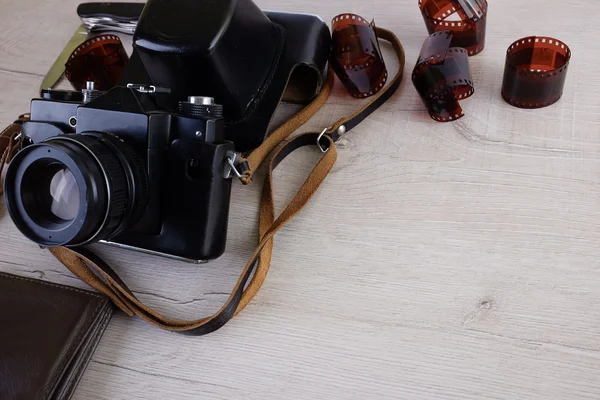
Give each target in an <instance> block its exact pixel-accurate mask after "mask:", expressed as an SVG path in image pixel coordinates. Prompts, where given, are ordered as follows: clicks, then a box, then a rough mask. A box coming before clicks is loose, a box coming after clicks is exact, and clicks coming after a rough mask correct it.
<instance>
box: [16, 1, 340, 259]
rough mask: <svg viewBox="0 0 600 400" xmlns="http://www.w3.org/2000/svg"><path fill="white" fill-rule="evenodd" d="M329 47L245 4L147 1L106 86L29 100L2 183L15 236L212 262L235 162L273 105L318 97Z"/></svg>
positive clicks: (315, 28)
mask: <svg viewBox="0 0 600 400" xmlns="http://www.w3.org/2000/svg"><path fill="white" fill-rule="evenodd" d="M330 42H331V37H330V33H329V29H328V27H327V25H326V24H325V23H324V22H323V21H322V20H321V19H320V18H319V17H316V16H314V15H305V14H291V13H280V12H266V13H265V12H263V11H261V10H260V8H259V7H258V6H257V5H256V4H254V3H253V2H252V0H219V1H214V0H179V1H178V2H177V7H173V2H172V1H170V0H147V1H146V3H145V6H144V9H143V11H142V12H141V15H140V17H139V21H138V24H137V28H136V32H135V35H134V38H133V47H134V51H133V53H132V55H131V58H130V61H129V63H128V64H127V66H126V68H125V70H124V71H123V72H122V74H121V75H120V76H119V81H118V82H117V83H116V87H114V88H113V89H111V90H109V91H108V92H106V93H99V92H97V91H95V90H94V87H93V85H92V84H91V83H90V86H89V87H87V88H86V89H84V90H83V93H81V92H60V91H46V92H44V93H42V98H40V99H34V100H32V102H31V120H30V121H28V122H25V123H24V124H23V134H24V135H25V142H26V144H28V145H26V146H25V147H24V148H23V149H22V150H21V151H20V152H19V153H18V154H17V155H16V156H15V158H14V159H13V160H12V162H11V165H10V166H9V168H8V171H7V176H6V178H5V203H6V206H7V208H8V211H9V213H10V215H11V217H12V219H13V221H14V223H15V224H16V226H17V227H18V228H19V230H21V232H22V233H24V234H25V235H26V236H27V237H28V238H30V239H32V240H33V241H34V242H36V243H38V244H39V245H41V246H47V247H52V246H61V245H64V246H73V247H75V246H83V245H87V244H91V243H95V242H98V241H102V242H106V243H111V244H115V245H118V246H121V247H127V248H132V249H137V250H141V251H145V252H151V253H153V254H161V255H167V256H169V257H175V258H181V259H185V260H192V261H194V260H210V259H215V258H217V257H219V256H220V255H221V254H222V253H223V252H224V250H225V242H226V235H227V222H228V213H229V200H230V193H231V185H232V179H231V178H229V176H230V175H231V173H232V172H233V173H235V172H237V170H236V169H235V166H236V165H237V164H236V163H237V162H238V161H239V154H241V152H248V151H251V150H253V149H255V148H257V147H258V146H260V145H261V143H262V142H263V140H264V139H265V137H266V134H267V130H268V126H269V125H270V123H271V119H272V116H273V114H274V112H275V110H276V108H277V106H278V104H279V103H280V102H281V101H282V100H287V101H291V102H295V103H307V102H310V101H311V100H312V99H313V98H315V97H316V96H317V95H318V93H319V92H320V90H321V87H322V85H323V82H324V81H325V79H324V77H325V75H326V71H327V60H328V56H329V50H330ZM106 61H108V62H110V57H108V56H107V57H106ZM131 83H140V84H143V85H131ZM198 94H200V95H203V96H206V97H201V96H196V95H198ZM212 98H214V99H215V100H216V103H218V104H215V101H214V100H212ZM236 158H237V160H236Z"/></svg>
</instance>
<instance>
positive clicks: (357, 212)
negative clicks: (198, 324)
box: [0, 0, 600, 399]
mask: <svg viewBox="0 0 600 400" xmlns="http://www.w3.org/2000/svg"><path fill="white" fill-rule="evenodd" d="M77 4H78V1H75V0H60V1H59V0H57V1H41V0H29V1H28V2H26V3H25V2H21V3H16V2H9V1H8V0H0V10H2V12H1V13H0V26H1V27H2V28H1V31H0V32H1V33H0V123H2V124H7V123H8V122H10V121H11V120H12V119H14V118H15V117H16V116H17V115H18V114H19V113H22V112H23V111H26V110H27V107H28V103H29V100H30V99H31V97H33V96H34V95H35V92H36V88H37V86H38V85H39V83H40V82H41V80H42V78H43V75H44V74H45V72H46V70H47V68H48V67H49V66H50V65H51V64H52V61H53V60H54V58H55V57H56V55H58V53H59V52H60V50H61V49H62V47H63V46H64V44H65V43H66V42H67V41H68V39H69V37H70V35H71V34H72V32H73V30H74V29H75V28H76V26H77V24H78V19H77V17H76V16H75V8H76V5H77ZM258 4H259V5H260V6H261V7H262V8H264V9H278V10H284V11H299V12H311V13H315V14H319V15H321V16H322V17H323V18H324V19H325V20H326V21H328V20H330V19H331V18H332V17H333V16H334V15H336V14H337V13H341V12H356V13H358V14H361V15H363V16H364V17H368V18H370V17H374V18H375V21H376V23H377V24H378V25H379V26H383V27H386V28H389V29H392V30H393V31H395V32H396V33H397V34H398V36H399V37H400V38H401V40H402V42H403V44H404V46H405V49H406V53H407V64H406V68H407V72H406V73H405V82H404V83H403V84H402V87H401V90H400V91H399V93H398V94H397V95H396V96H394V97H393V98H392V99H391V100H390V101H389V102H388V103H387V104H386V105H385V106H384V107H382V109H381V110H380V111H379V112H377V113H376V114H375V115H373V116H372V117H371V118H370V119H369V120H368V121H366V122H365V123H364V124H362V125H360V126H359V127H358V128H357V129H356V130H355V131H353V132H351V133H349V134H348V135H347V136H346V137H345V138H344V139H342V141H341V142H340V143H339V146H338V148H339V158H338V162H337V164H336V166H335V167H334V171H333V173H332V174H331V176H330V177H329V178H328V179H327V181H326V183H325V185H324V186H323V188H322V189H321V190H320V191H319V193H318V194H317V195H316V196H315V198H314V200H313V201H312V202H311V203H310V204H309V206H308V207H307V208H306V209H305V210H304V211H303V212H302V213H301V214H300V215H299V216H298V217H297V219H295V220H294V221H293V222H292V223H291V224H290V225H289V227H287V228H286V229H284V230H283V232H282V233H280V234H279V235H278V236H277V238H276V247H275V252H274V256H273V265H272V269H271V271H270V274H269V277H268V279H267V281H266V282H265V285H264V286H263V289H262V290H261V292H260V293H259V294H258V296H257V298H256V299H255V300H254V301H253V302H252V303H251V304H250V306H249V307H248V309H247V310H245V311H244V312H243V313H242V314H240V315H239V316H238V317H236V318H235V319H234V320H233V321H232V322H231V323H230V324H228V325H227V326H226V327H224V328H223V329H222V330H220V331H218V332H216V333H214V334H211V335H209V336H205V337H200V338H193V337H187V336H180V335H176V334H170V333H166V332H162V331H159V330H157V329H155V328H153V327H150V326H148V325H147V324H145V323H143V322H142V321H140V320H139V319H129V318H126V317H125V316H123V315H122V314H118V315H117V316H115V318H114V319H113V321H112V322H111V324H110V325H109V328H108V331H107V333H106V335H105V337H104V338H103V339H102V342H101V343H100V346H99V348H98V350H97V351H96V353H95V355H94V359H93V361H92V363H91V364H90V366H89V367H88V370H87V371H86V373H85V375H84V377H83V380H82V382H81V384H80V385H79V388H78V390H77V393H76V395H75V398H76V399H164V398H177V399H187V398H189V399H196V398H210V399H232V398H242V397H243V398H250V399H254V398H256V399H258V398H260V399H281V398H290V399H304V398H313V399H330V398H344V399H359V398H360V399H363V398H370V399H371V398H372V399H384V398H386V399H513V398H536V399H566V398H569V399H572V398H582V399H597V398H600V384H599V383H598V380H597V377H596V376H597V370H598V368H600V357H599V354H600V344H599V343H600V341H599V339H600V322H599V321H600V290H599V287H600V264H599V262H598V261H597V256H596V254H597V243H598V241H599V240H600V212H599V210H600V207H599V206H600V202H599V201H598V199H599V198H600V184H599V182H600V180H599V176H600V174H599V172H598V171H600V135H598V132H599V131H600V115H599V111H600V97H599V94H598V93H600V92H599V89H600V80H598V78H597V76H596V70H595V68H594V66H595V65H596V64H597V63H598V62H599V61H600V54H599V53H598V50H597V45H596V37H597V36H598V27H597V25H596V24H594V23H592V21H593V17H591V16H593V15H596V14H598V12H600V3H597V2H592V1H584V0H570V1H564V2H561V3H560V5H558V4H550V3H549V2H544V1H542V0H531V1H528V2H522V1H518V0H505V1H502V2H493V3H492V4H491V5H490V14H489V20H488V30H487V33H488V34H487V41H486V49H485V50H484V52H483V53H482V54H480V55H478V56H476V57H473V58H471V68H472V72H473V77H474V81H475V85H476V93H475V95H474V96H473V97H472V98H471V99H468V100H465V101H463V102H462V105H463V108H464V110H465V113H466V117H465V118H463V119H462V120H460V121H458V122H456V123H452V124H438V123H435V122H433V121H431V120H430V119H429V117H428V116H427V114H426V112H425V111H424V107H423V105H422V104H421V102H420V99H419V98H418V96H417V93H416V91H415V90H414V88H413V87H412V84H411V82H410V79H409V78H410V72H411V71H412V67H413V65H414V63H415V61H416V57H417V55H418V52H419V49H420V46H421V44H422V41H423V39H424V38H425V36H426V31H425V26H424V24H423V21H422V19H421V16H420V13H419V11H418V8H417V5H416V0H415V1H407V2H397V1H392V0H378V1H376V2H371V3H364V2H359V1H357V0H352V1H345V2H341V1H337V0H335V1H329V2H324V1H316V0H305V1H302V2H296V3H294V2H276V1H274V0H261V1H258ZM536 33H537V34H544V35H550V36H556V37H557V38H559V39H561V40H563V41H565V42H566V43H567V44H569V46H570V47H571V49H572V51H573V61H572V64H571V66H570V70H569V76H568V79H567V85H566V88H565V93H564V96H563V98H562V100H561V101H560V102H559V103H557V104H555V105H553V106H551V107H548V108H545V109H542V110H531V111H525V110H519V109H516V108H513V107H511V106H509V105H507V104H506V103H504V101H503V100H502V99H501V97H500V94H499V91H500V85H501V81H502V71H503V68H504V57H505V50H506V47H507V46H508V45H509V44H510V43H511V42H512V41H514V40H516V39H518V38H520V37H522V36H526V35H530V34H536ZM386 55H387V58H388V60H390V69H393V68H394V64H393V62H392V60H391V59H390V55H391V53H390V52H389V49H386ZM358 104H359V103H357V102H356V101H355V100H354V99H352V98H350V97H349V96H347V95H345V94H344V91H343V89H342V88H341V87H340V85H337V86H336V90H335V92H334V94H333V96H332V98H331V99H330V100H329V102H328V105H327V106H326V107H325V108H324V109H323V110H321V112H319V114H318V115H317V116H316V117H315V118H314V119H313V120H312V121H310V122H309V123H308V124H307V127H306V130H320V129H322V128H323V127H324V126H327V125H329V124H330V123H331V122H332V121H335V120H337V119H338V118H339V117H340V116H341V115H345V114H348V113H350V112H351V111H352V110H355V109H356V108H358ZM283 111H284V113H285V112H289V111H290V109H289V107H286V109H285V110H283ZM316 157H317V154H316V153H315V152H314V151H310V150H303V151H299V152H298V154H294V155H293V156H292V157H291V158H290V160H289V161H286V162H285V163H284V164H283V165H282V166H281V167H280V168H279V169H278V170H277V171H276V184H277V185H278V186H277V204H278V205H279V208H280V209H281V208H282V207H283V205H284V204H285V202H286V201H289V199H291V197H292V196H293V190H294V188H295V187H297V185H298V184H299V183H300V182H301V181H302V179H303V177H305V176H306V174H308V172H309V171H310V169H311V167H312V165H311V164H310V162H311V161H313V162H314V160H316ZM259 194H260V181H259V182H257V184H255V185H253V186H251V187H242V186H241V185H236V186H235V188H234V192H233V200H232V211H231V218H230V232H231V234H230V237H229V242H228V248H227V253H226V254H225V256H223V257H222V258H221V259H219V260H217V261H215V262H212V263H210V264H208V265H205V266H200V267H195V266H190V265H186V264H182V263H176V262H172V261H165V260H162V259H158V258H154V257H150V256H145V255H141V254H137V253H131V252H124V251H120V250H115V249H107V248H104V247H100V246H98V247H96V249H97V250H98V251H99V252H100V253H101V254H102V255H103V256H105V257H106V258H107V259H108V260H109V261H110V262H112V263H113V264H115V265H116V269H117V270H118V272H119V273H120V274H122V276H123V278H124V279H125V280H126V281H127V282H128V283H129V284H130V285H131V287H132V288H133V289H134V290H135V291H136V292H137V293H139V294H140V298H142V299H143V300H144V301H147V302H148V304H150V305H152V306H153V307H155V308H156V309H158V310H160V311H161V312H165V313H168V314H169V315H172V316H175V317H178V318H194V317H199V316H201V315H206V314H207V313H209V312H211V311H215V310H216V309H217V308H218V307H219V306H220V304H221V303H222V302H223V301H224V300H225V299H226V297H227V293H228V292H229V290H230V289H231V287H232V285H233V284H234V282H235V280H236V279H237V275H238V274H239V272H240V270H241V268H242V266H243V264H244V263H245V261H246V258H247V257H248V255H249V254H250V252H251V251H252V249H253V246H254V245H255V241H256V233H255V232H256V223H257V215H256V213H257V202H258V197H259ZM0 231H1V232H2V233H3V237H4V239H3V241H2V243H0V271H6V272H12V273H15V274H19V275H26V276H32V277H39V278H42V279H47V280H51V281H54V282H60V283H66V284H71V285H75V286H79V287H84V285H83V284H82V283H80V282H78V281H77V280H76V279H74V278H73V277H72V276H71V275H70V274H69V273H68V271H66V270H65V269H64V268H63V267H62V266H61V265H60V264H59V263H58V262H57V261H55V260H53V259H52V258H51V257H50V256H49V254H47V252H45V251H43V250H39V249H37V248H36V246H34V245H32V244H31V243H29V242H27V241H26V240H25V239H24V238H23V237H22V236H21V234H20V233H19V232H18V231H17V230H16V228H14V226H13V224H12V222H11V221H10V219H9V218H8V216H7V215H6V211H5V209H4V206H3V205H2V206H1V207H0Z"/></svg>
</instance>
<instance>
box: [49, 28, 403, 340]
mask: <svg viewBox="0 0 600 400" xmlns="http://www.w3.org/2000/svg"><path fill="white" fill-rule="evenodd" d="M371 26H372V25H371ZM373 32H374V34H375V35H376V37H377V38H380V39H383V40H386V41H389V42H390V43H391V44H392V46H393V48H394V50H395V52H396V55H397V57H398V61H399V65H400V67H399V70H398V72H397V74H396V76H395V77H394V78H393V80H392V81H391V82H390V83H389V84H388V85H387V86H385V87H384V86H383V84H381V90H380V91H379V92H378V93H377V94H376V95H375V96H374V97H373V99H372V100H371V101H370V102H369V103H367V104H366V105H365V107H363V108H362V109H361V110H359V111H358V112H357V113H355V114H353V115H351V116H349V117H347V118H342V119H340V120H338V121H337V122H336V123H334V124H333V125H331V126H330V127H328V128H327V129H324V130H323V131H322V132H319V133H304V134H300V135H298V136H295V137H293V138H291V139H289V140H286V139H287V137H288V136H289V135H291V134H292V133H293V132H294V131H296V130H297V129H298V128H299V127H300V126H302V125H303V124H304V123H305V122H306V121H308V119H310V117H312V116H313V115H314V114H315V113H316V112H317V111H318V110H319V109H320V108H321V107H322V106H323V104H324V103H325V101H326V100H327V98H328V96H329V94H330V93H331V89H332V87H333V82H334V77H333V72H332V71H331V70H330V71H329V75H328V79H327V84H326V86H325V88H324V89H323V91H322V92H321V94H320V95H319V96H318V97H317V98H316V99H315V100H314V101H313V102H312V103H311V104H310V105H308V106H307V107H306V108H305V109H303V110H302V111H300V112H299V113H298V114H297V115H295V116H294V117H292V118H291V119H290V120H289V121H287V122H286V123H284V124H283V125H282V126H281V127H280V128H278V129H277V130H275V131H274V132H273V133H272V134H271V135H270V136H269V137H268V138H267V139H266V140H265V142H264V143H263V145H262V146H260V147H259V148H258V149H256V150H255V151H253V152H252V153H251V154H249V155H248V156H247V157H242V158H241V159H240V161H239V162H238V164H237V165H235V167H236V170H237V172H238V174H239V178H240V180H241V181H242V183H243V184H249V183H251V182H252V176H253V173H254V171H256V169H257V168H258V166H260V165H261V164H262V162H263V161H264V160H265V159H266V158H267V157H268V155H269V154H271V153H272V156H271V157H270V160H269V166H268V170H267V176H266V179H265V182H264V186H263V191H262V197H261V203H260V211H259V213H260V214H259V215H260V217H259V238H260V240H259V244H258V246H257V247H256V249H255V250H254V252H253V254H252V256H251V257H250V260H249V261H248V263H247V264H246V266H245V267H244V269H243V270H242V272H241V274H240V277H239V279H238V281H237V283H236V284H235V286H234V288H233V290H232V292H231V294H230V295H229V298H228V299H227V301H226V302H225V304H224V305H223V306H222V307H221V309H220V310H219V311H217V312H216V313H215V314H213V315H211V316H208V317H205V318H201V319H198V320H194V321H181V320H175V319H170V318H167V317H165V316H163V315H161V314H160V313H158V312H156V311H154V310H153V309H151V308H150V307H148V306H146V305H145V304H143V303H142V302H141V301H140V300H139V299H138V298H137V297H136V296H135V295H134V293H133V292H132V291H131V290H130V289H129V288H128V287H127V285H126V284H125V283H124V282H123V280H122V279H121V278H120V277H119V276H118V275H117V273H116V272H115V271H114V270H113V269H112V268H111V267H110V266H109V265H108V264H107V263H106V262H105V261H103V260H102V259H101V258H100V257H98V256H97V255H96V254H94V253H93V252H91V251H90V250H88V249H86V248H66V247H56V248H50V249H49V250H50V252H51V253H52V254H53V255H54V256H55V257H56V258H57V259H58V260H59V261H60V262H61V263H63V264H64V265H65V266H66V267H67V268H68V269H69V270H70V271H71V272H72V273H73V274H74V275H76V276H77V277H78V278H79V279H81V280H82V281H84V282H86V283H87V284H88V285H90V286H91V287H93V288H94V289H95V290H97V291H98V292H100V293H102V294H104V295H106V296H107V297H109V298H110V299H111V300H112V301H113V302H114V303H115V304H116V305H117V306H118V307H119V308H120V309H121V310H122V311H124V312H125V313H127V314H128V315H129V316H133V315H137V316H139V317H140V318H142V319H144V320H146V321H147V322H149V323H151V324H153V325H155V326H157V327H159V328H162V329H165V330H168V331H174V332H181V333H185V334H189V335H196V336H197V335H204V334H207V333H210V332H213V331H215V330H217V329H219V328H220V327H222V326H223V325H225V324H226V323H227V322H228V321H229V320H230V319H231V318H232V317H234V316H235V315H236V314H237V313H239V312H240V311H241V310H242V309H243V308H244V307H245V306H246V305H248V303H249V302H250V301H251V300H252V298H253V297H254V296H255V295H256V293H257V292H258V290H259V289H260V287H261V285H262V284H263V282H264V280H265V278H266V275H267V272H268V270H269V267H270V263H271V256H272V253H273V237H274V236H275V234H276V233H277V232H279V231H280V230H281V229H282V228H283V227H284V226H285V225H286V224H287V223H288V222H290V221H291V220H292V219H293V218H294V216H296V215H297V214H298V213H299V212H300V211H301V210H302V208H303V207H304V206H305V205H306V204H307V203H308V202H309V200H310V199H311V198H312V196H313V195H314V194H315V193H316V191H317V190H318V188H319V186H320V185H321V184H322V183H323V182H324V180H325V178H326V177H327V175H328V174H329V172H330V171H331V169H332V168H333V165H334V164H335V161H336V159H337V152H336V147H335V142H336V141H337V140H338V139H339V138H340V137H341V135H343V134H344V133H346V132H348V131H350V130H351V129H352V128H354V127H355V126H357V125H358V124H359V123H360V122H361V121H363V120H364V119H365V118H367V117H368V116H369V115H370V114H371V113H373V112H374V111H375V110H377V108H379V107H380V106H381V105H382V104H383V103H385V101H387V100H388V99H389V98H390V97H391V96H392V95H393V94H394V92H395V91H396V90H397V89H398V87H399V86H400V82H401V80H402V75H403V71H404V62H405V57H404V50H403V48H402V45H401V43H400V41H399V40H398V38H397V37H396V36H395V35H394V34H393V33H392V32H390V31H388V30H386V29H382V28H374V26H373ZM368 70H369V69H368V68H367V69H366V70H365V73H367V72H368ZM384 70H385V68H384ZM336 72H337V71H336ZM386 77H387V75H386ZM342 81H344V80H343V79H342ZM305 146H316V147H317V148H318V149H319V150H320V151H321V153H322V157H321V158H320V159H319V161H318V162H317V164H316V165H315V167H314V169H313V170H312V172H311V173H310V175H309V176H308V178H307V179H306V180H305V182H304V183H303V184H302V186H301V187H300V189H299V190H298V191H297V193H296V194H295V196H294V198H293V199H292V201H291V202H290V203H289V204H288V205H287V207H286V208H285V209H284V211H283V212H282V213H281V214H280V215H279V216H278V217H277V218H276V217H275V204H274V196H273V192H274V185H273V171H274V170H275V168H277V166H278V165H279V164H280V163H281V162H282V161H283V160H284V159H285V158H286V157H287V156H288V155H289V154H291V153H292V152H293V151H295V150H296V149H299V148H301V147H305Z"/></svg>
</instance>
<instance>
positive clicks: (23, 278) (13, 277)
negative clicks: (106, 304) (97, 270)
mask: <svg viewBox="0 0 600 400" xmlns="http://www.w3.org/2000/svg"><path fill="white" fill-rule="evenodd" d="M0 276H3V277H5V278H8V279H20V280H22V281H27V282H33V283H40V284H42V285H46V286H52V287H55V288H57V289H60V290H63V291H65V290H70V291H73V292H77V293H81V294H85V295H88V296H91V297H95V298H97V299H100V300H104V299H105V298H104V297H102V296H100V295H99V294H97V293H93V292H89V291H87V290H81V289H77V288H74V287H69V286H64V285H59V284H56V283H52V282H46V281H40V280H38V279H32V278H26V277H24V276H17V275H11V274H6V273H4V272H0Z"/></svg>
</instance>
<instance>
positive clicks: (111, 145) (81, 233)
mask: <svg viewBox="0 0 600 400" xmlns="http://www.w3.org/2000/svg"><path fill="white" fill-rule="evenodd" d="M4 199H5V204H6V207H7V209H8V212H9V214H10V216H11V218H12V220H13V221H14V223H15V225H16V226H17V228H18V229H19V230H20V231H21V232H22V233H23V234H24V235H25V236H27V237H28V238H29V239H31V240H33V241H34V242H36V243H37V244H39V245H41V246H45V247H56V246H81V245H84V244H89V243H93V242H96V241H99V240H110V239H111V238H113V237H115V236H117V235H119V234H120V233H122V232H123V231H125V230H126V229H127V228H128V227H130V226H132V225H133V224H135V222H136V221H137V220H139V218H140V217H141V216H142V214H143V212H144V211H145V208H146V205H147V202H148V178H147V174H146V171H145V169H144V165H143V161H142V158H141V157H140V156H139V155H138V154H137V153H136V152H135V150H134V149H133V148H132V147H131V146H129V145H128V144H127V143H126V142H125V141H123V140H122V139H121V138H119V137H118V136H116V135H113V134H110V133H104V132H85V133H81V134H71V135H61V136H56V137H53V138H51V139H48V140H46V141H43V142H40V143H37V144H34V145H31V146H28V147H25V148H24V149H23V150H21V151H20V152H19V153H18V154H17V155H16V156H15V157H14V158H13V160H12V161H11V164H10V166H9V168H8V170H7V172H6V178H5V183H4Z"/></svg>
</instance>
